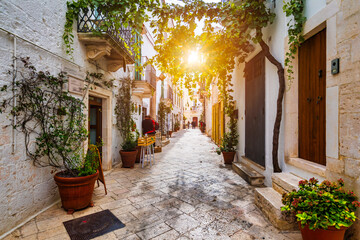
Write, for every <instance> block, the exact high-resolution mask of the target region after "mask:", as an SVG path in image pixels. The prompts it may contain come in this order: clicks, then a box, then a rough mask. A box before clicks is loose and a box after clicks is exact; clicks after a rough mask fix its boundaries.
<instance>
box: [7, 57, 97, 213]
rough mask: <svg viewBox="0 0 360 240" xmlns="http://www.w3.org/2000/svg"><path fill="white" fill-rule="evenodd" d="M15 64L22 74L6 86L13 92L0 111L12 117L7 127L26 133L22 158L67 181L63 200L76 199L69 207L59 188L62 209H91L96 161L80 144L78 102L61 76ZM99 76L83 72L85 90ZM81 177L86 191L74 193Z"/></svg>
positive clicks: (84, 132) (81, 117)
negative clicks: (54, 171)
mask: <svg viewBox="0 0 360 240" xmlns="http://www.w3.org/2000/svg"><path fill="white" fill-rule="evenodd" d="M19 60H20V61H21V63H22V65H23V70H22V74H21V75H20V76H19V77H18V78H17V80H16V81H15V82H14V84H13V85H12V86H11V89H13V90H14V91H13V93H14V94H13V95H12V96H11V97H10V98H7V99H5V100H3V102H2V104H0V112H4V113H8V114H9V115H10V117H16V118H17V121H16V122H15V121H14V122H13V124H12V127H13V128H15V129H17V130H19V131H20V132H22V133H23V134H24V135H25V137H24V139H25V142H24V145H25V150H26V154H27V157H28V158H30V159H31V160H32V161H33V163H34V165H35V166H38V167H48V166H50V167H53V168H56V169H59V170H60V173H57V174H56V175H55V179H56V178H57V177H61V178H62V179H64V180H63V183H62V184H66V183H68V182H70V184H69V185H68V186H67V188H68V189H70V190H69V191H68V193H67V194H66V195H67V199H68V200H69V199H70V201H72V200H71V199H73V198H76V199H80V200H75V201H73V203H74V204H70V205H68V204H67V203H68V201H64V200H63V194H62V191H61V189H60V186H59V184H58V186H59V190H60V196H61V198H62V203H63V207H64V208H65V209H66V210H69V211H70V212H71V211H74V210H76V209H81V208H84V207H86V206H88V205H91V196H92V191H93V188H94V183H95V180H96V179H97V176H98V173H97V165H96V163H97V162H98V160H97V159H96V156H94V154H93V153H89V154H86V155H84V141H85V140H86V139H87V138H88V132H87V129H86V127H85V126H86V125H87V124H86V116H85V115H84V108H85V105H84V103H83V99H81V98H77V97H74V96H72V95H71V94H70V93H69V92H68V91H67V90H65V88H64V86H66V84H67V82H68V77H67V75H66V73H65V72H60V73H59V74H58V75H56V76H55V75H51V74H50V73H49V72H42V71H37V70H36V68H35V67H34V66H33V65H32V64H31V63H30V61H29V58H20V59H17V60H16V61H19ZM19 65H20V64H19ZM101 76H102V75H101V74H96V73H90V74H88V75H87V77H86V81H87V82H88V83H89V85H88V86H90V84H92V83H93V82H94V81H95V79H101ZM8 89H10V87H9V88H8V87H7V86H6V85H5V86H2V87H1V89H0V90H1V91H5V92H6V91H8ZM84 90H85V91H87V89H84ZM15 99H16V106H15V105H14V102H15V101H14V100H15ZM32 143H34V144H32ZM95 159H96V161H95ZM73 179H76V184H74V183H72V182H71V181H72V180H73ZM83 179H85V181H90V183H86V184H87V185H88V187H87V188H86V189H80V190H79V188H77V187H76V186H74V185H81V184H82V183H81V181H82V180H83ZM79 182H80V183H79ZM73 186H74V187H75V188H72V187H73ZM79 191H81V192H80V193H79ZM83 191H87V192H86V193H84V192H83ZM85 196H86V197H85ZM65 202H66V203H65ZM76 203H79V204H78V205H76Z"/></svg>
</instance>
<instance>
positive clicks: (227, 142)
mask: <svg viewBox="0 0 360 240" xmlns="http://www.w3.org/2000/svg"><path fill="white" fill-rule="evenodd" d="M233 111H234V104H233V103H229V106H228V107H227V114H229V115H230V116H231V114H232V112H233ZM238 137H239V134H238V133H237V120H236V119H235V118H230V120H229V123H228V132H226V133H225V134H224V137H222V138H221V139H220V144H219V145H218V148H217V149H216V152H217V154H219V155H220V154H221V153H222V154H223V158H224V162H225V164H231V163H232V162H233V160H234V156H235V153H236V146H237V144H238Z"/></svg>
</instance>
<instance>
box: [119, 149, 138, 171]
mask: <svg viewBox="0 0 360 240" xmlns="http://www.w3.org/2000/svg"><path fill="white" fill-rule="evenodd" d="M137 153H138V150H135V151H129V152H127V151H123V150H121V151H120V155H121V161H122V163H123V167H125V168H133V167H134V165H135V161H136V155H137Z"/></svg>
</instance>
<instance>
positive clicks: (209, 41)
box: [151, 0, 285, 172]
mask: <svg viewBox="0 0 360 240" xmlns="http://www.w3.org/2000/svg"><path fill="white" fill-rule="evenodd" d="M183 2H184V5H183V6H181V5H177V4H170V5H169V4H164V5H162V7H161V8H156V9H155V10H154V12H153V15H154V16H156V18H155V19H156V20H155V21H153V22H152V25H151V26H152V27H153V28H157V29H155V30H154V33H155V34H156V41H155V43H156V46H155V50H156V51H157V52H158V53H159V54H158V55H156V56H155V57H154V58H153V59H152V62H154V63H155V64H157V66H158V67H159V68H160V70H162V71H163V72H166V73H170V74H171V75H172V76H173V81H174V82H173V84H175V85H179V84H183V85H184V86H185V87H188V88H189V87H194V85H195V86H196V85H205V88H206V89H209V87H210V85H211V83H216V84H217V86H218V89H219V92H220V97H221V98H222V101H223V102H224V106H225V112H226V113H227V115H228V116H230V117H231V110H230V108H229V106H231V104H232V102H233V96H232V95H231V92H232V91H233V90H232V89H231V87H232V83H231V80H232V76H231V74H232V72H233V70H234V68H235V66H236V64H238V63H243V62H244V61H245V59H246V58H247V57H248V56H249V54H250V53H251V52H252V51H253V50H254V45H256V44H259V45H260V46H261V48H262V51H263V54H264V55H265V57H266V58H267V59H268V60H269V61H270V62H271V63H272V64H274V65H275V66H276V67H277V69H278V71H277V73H278V77H279V92H278V98H277V112H276V119H275V124H274V130H273V151H272V157H273V167H274V171H275V172H280V171H281V169H280V167H279V164H278V148H279V147H278V146H279V133H280V123H281V116H282V100H283V96H284V91H285V76H284V68H283V66H282V64H281V63H280V62H279V61H277V60H276V58H275V57H274V56H273V55H272V54H271V53H270V49H269V46H268V45H267V44H266V42H265V41H264V40H263V34H262V29H263V28H265V27H266V26H268V25H269V24H271V23H272V22H273V21H274V18H275V14H274V13H273V12H271V11H270V9H268V8H267V7H266V1H265V0H235V1H231V2H227V3H205V2H204V1H202V0H185V1H183ZM201 20H204V27H203V29H202V31H203V32H202V33H201V34H199V35H197V34H196V31H195V30H196V26H197V21H201ZM172 21H174V24H173V26H171V25H170V24H169V22H172ZM164 33H166V34H168V37H167V38H166V36H165V34H164ZM194 50H197V51H199V52H200V53H201V54H202V59H203V60H202V61H199V63H198V64H196V65H190V64H188V63H187V62H186V57H187V56H188V54H189V52H190V51H194Z"/></svg>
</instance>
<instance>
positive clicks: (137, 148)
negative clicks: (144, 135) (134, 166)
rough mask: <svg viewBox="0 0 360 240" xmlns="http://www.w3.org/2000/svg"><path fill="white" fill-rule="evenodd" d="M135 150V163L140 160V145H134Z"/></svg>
mask: <svg viewBox="0 0 360 240" xmlns="http://www.w3.org/2000/svg"><path fill="white" fill-rule="evenodd" d="M136 150H137V154H136V160H135V163H139V162H140V153H141V146H137V147H136Z"/></svg>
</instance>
